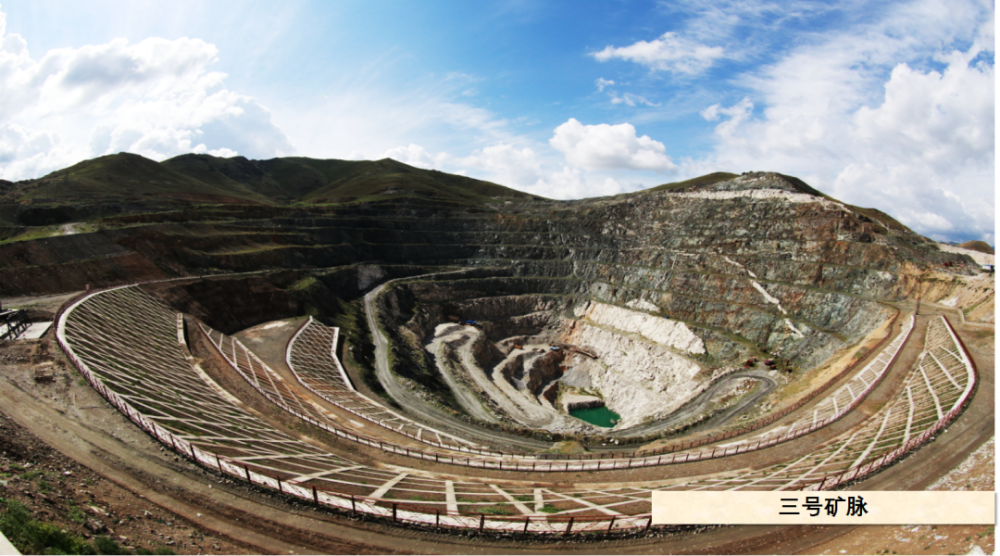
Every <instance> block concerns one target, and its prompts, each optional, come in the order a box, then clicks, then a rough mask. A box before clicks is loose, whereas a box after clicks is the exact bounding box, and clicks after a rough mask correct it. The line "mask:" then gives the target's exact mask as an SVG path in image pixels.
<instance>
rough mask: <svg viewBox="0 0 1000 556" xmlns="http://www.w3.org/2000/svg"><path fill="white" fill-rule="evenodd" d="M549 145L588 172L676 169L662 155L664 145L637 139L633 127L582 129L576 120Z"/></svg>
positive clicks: (586, 126)
mask: <svg viewBox="0 0 1000 556" xmlns="http://www.w3.org/2000/svg"><path fill="white" fill-rule="evenodd" d="M549 144H550V145H552V146H553V147H554V148H556V149H557V150H559V151H560V152H562V153H563V155H565V157H566V162H568V163H569V164H570V165H571V166H574V167H577V168H585V169H590V170H615V169H617V170H624V169H631V170H659V171H672V170H675V169H677V166H676V165H675V164H674V163H673V161H672V160H671V159H670V157H669V156H667V155H666V154H665V152H666V147H664V145H663V143H660V142H659V141H655V140H653V139H650V138H649V136H648V135H643V136H642V137H638V136H637V135H636V131H635V127H633V126H632V124H627V123H625V124H618V125H609V124H598V125H583V124H581V123H580V122H579V121H577V120H576V119H575V118H570V119H569V120H568V121H567V122H566V123H564V124H562V125H560V126H559V127H557V128H556V129H555V134H554V135H553V136H552V138H551V139H549Z"/></svg>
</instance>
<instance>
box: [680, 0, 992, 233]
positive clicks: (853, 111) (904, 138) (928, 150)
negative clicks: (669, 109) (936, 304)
mask: <svg viewBox="0 0 1000 556" xmlns="http://www.w3.org/2000/svg"><path fill="white" fill-rule="evenodd" d="M993 17H994V16H993V10H992V6H991V5H987V4H984V3H981V2H976V1H973V0H969V1H956V2H942V1H937V0H919V1H916V2H910V3H907V4H902V5H899V6H896V7H894V9H891V10H888V11H887V12H886V13H885V14H884V21H875V22H872V23H871V24H870V25H866V26H863V27H861V28H858V29H852V30H850V31H846V32H845V31H841V32H837V33H834V34H832V35H830V36H827V37H825V38H824V40H819V41H817V42H815V43H813V44H807V45H804V46H802V47H800V48H796V49H793V50H791V51H790V52H788V53H787V55H785V56H784V57H782V58H780V59H779V60H777V61H776V62H775V63H773V64H771V65H769V66H766V67H764V68H762V69H761V70H759V71H756V72H754V73H752V74H749V75H745V76H742V78H741V80H742V82H744V83H746V84H748V85H749V86H750V87H751V89H752V90H753V91H754V94H752V95H751V97H752V98H754V99H755V101H754V102H751V100H750V98H744V99H743V100H742V101H741V102H739V103H737V104H735V105H733V106H728V107H724V106H722V105H718V104H716V105H713V106H709V107H708V108H706V109H704V110H703V111H702V112H701V115H702V116H703V117H704V118H705V119H706V120H709V121H716V122H719V123H718V124H717V125H716V128H715V133H716V140H717V144H716V148H715V152H714V154H713V155H712V156H710V157H708V158H707V159H705V160H699V161H689V162H686V165H685V172H684V173H688V172H695V171H701V170H705V169H710V168H711V170H717V169H719V168H725V169H729V170H731V171H743V170H776V171H781V172H784V173H789V174H794V175H797V176H799V177H801V178H803V179H805V180H806V181H808V182H810V183H812V185H814V186H816V187H818V188H819V189H821V190H823V191H826V192H828V193H830V194H832V195H833V196H835V197H838V198H840V199H842V200H844V201H847V202H849V203H852V204H857V205H862V206H875V207H879V208H881V209H883V210H885V211H886V212H889V213H891V214H893V215H894V216H896V217H897V218H898V219H899V220H900V221H902V222H903V223H905V224H907V225H909V226H911V227H913V228H914V229H915V230H916V231H918V232H920V233H922V234H925V235H928V236H930V237H933V238H935V239H939V240H956V241H957V240H966V239H970V238H976V239H985V240H986V241H989V242H992V241H994V233H995V232H994V225H995V214H994V208H993V207H994V201H995V192H994V175H995V159H994V148H995V140H994V137H995V129H994V111H995V100H994V99H995V87H994V65H993V62H992V60H993V55H992V54H993V42H994V40H993V26H992V21H993ZM758 99H759V100H758ZM757 102H759V104H760V105H761V106H760V108H761V110H760V111H759V112H758V114H759V115H758V116H757V117H754V113H755V112H754V111H755V106H754V104H755V103H757Z"/></svg>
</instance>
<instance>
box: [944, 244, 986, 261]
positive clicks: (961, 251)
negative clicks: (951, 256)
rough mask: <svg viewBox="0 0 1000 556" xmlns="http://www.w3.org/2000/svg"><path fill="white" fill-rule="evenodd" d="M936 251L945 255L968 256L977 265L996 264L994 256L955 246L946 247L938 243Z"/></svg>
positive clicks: (946, 245)
mask: <svg viewBox="0 0 1000 556" xmlns="http://www.w3.org/2000/svg"><path fill="white" fill-rule="evenodd" d="M937 246H938V249H940V250H942V251H944V252H946V253H958V254H959V255H968V256H970V257H972V260H974V261H976V263H977V264H981V265H982V264H996V263H995V262H994V261H995V260H996V256H995V255H990V254H989V253H980V252H979V251H973V250H972V249H966V248H964V247H959V246H957V245H948V244H947V243H938V244H937Z"/></svg>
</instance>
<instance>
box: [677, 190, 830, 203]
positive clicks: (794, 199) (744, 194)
mask: <svg viewBox="0 0 1000 556" xmlns="http://www.w3.org/2000/svg"><path fill="white" fill-rule="evenodd" d="M669 195H670V196H672V197H686V198H689V199H715V200H718V199H740V198H746V199H758V200H759V199H781V200H784V201H788V202H790V203H822V202H829V201H827V200H826V199H824V198H822V197H817V196H815V195H810V194H808V193H794V192H792V191H785V190H783V189H744V190H741V191H686V192H676V193H669Z"/></svg>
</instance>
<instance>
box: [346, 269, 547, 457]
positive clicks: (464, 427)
mask: <svg viewBox="0 0 1000 556" xmlns="http://www.w3.org/2000/svg"><path fill="white" fill-rule="evenodd" d="M455 272H463V271H462V270H458V271H453V272H441V273H435V274H426V275H424V276H423V277H425V278H426V277H431V276H441V275H444V274H453V273H455ZM399 280H404V278H399ZM394 281H395V280H390V281H388V282H386V283H384V284H382V285H381V286H379V287H377V288H375V289H374V290H372V291H370V292H368V294H367V295H365V317H366V318H367V319H368V329H369V330H371V333H372V340H374V342H375V373H376V375H377V376H378V380H379V382H381V383H382V387H383V388H385V391H386V392H387V393H388V394H389V396H391V397H392V399H394V400H396V403H398V404H399V405H400V407H403V408H406V410H407V411H408V412H410V413H411V414H413V415H415V416H417V417H418V418H420V419H423V420H425V422H428V423H436V424H438V425H441V426H444V427H447V428H450V429H452V430H455V431H458V432H459V433H461V434H462V435H464V436H465V438H467V439H470V440H472V439H482V440H486V441H490V442H494V443H496V444H499V445H500V446H513V447H516V448H519V449H522V450H530V451H538V450H546V449H548V448H551V447H552V443H551V442H543V441H540V440H534V439H531V438H522V437H518V436H513V435H507V434H502V433H498V432H494V431H491V430H489V429H486V428H484V427H479V426H476V425H471V424H469V423H466V422H465V421H462V420H461V419H457V418H455V417H453V416H451V415H448V414H446V413H444V412H442V411H440V410H437V409H435V408H433V407H430V406H429V405H427V404H426V403H425V402H424V401H423V400H421V399H420V398H419V397H418V396H417V395H416V394H414V393H413V392H410V391H409V390H408V389H407V388H406V387H405V386H403V385H402V384H400V383H399V381H397V380H396V376H395V375H394V374H392V372H391V371H389V342H388V340H387V339H386V337H385V335H384V334H382V330H381V327H379V325H378V319H377V318H376V316H375V299H376V298H377V297H378V295H379V294H380V293H382V290H383V289H385V287H386V286H388V285H389V284H391V283H392V282H394Z"/></svg>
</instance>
